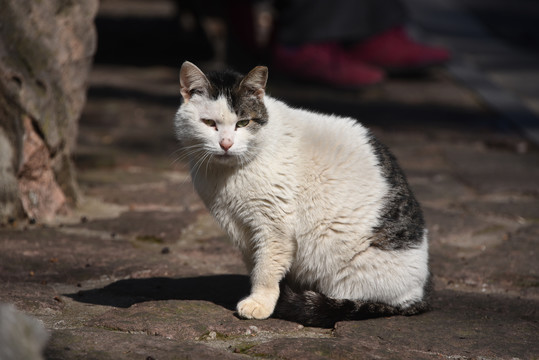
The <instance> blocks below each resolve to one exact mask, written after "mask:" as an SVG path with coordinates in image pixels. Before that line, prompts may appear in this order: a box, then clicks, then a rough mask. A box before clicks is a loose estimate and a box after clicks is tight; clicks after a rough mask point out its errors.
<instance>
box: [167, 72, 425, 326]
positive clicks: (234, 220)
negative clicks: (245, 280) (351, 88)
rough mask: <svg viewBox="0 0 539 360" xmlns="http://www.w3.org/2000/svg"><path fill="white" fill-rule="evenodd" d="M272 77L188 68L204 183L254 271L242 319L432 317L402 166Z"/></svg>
mask: <svg viewBox="0 0 539 360" xmlns="http://www.w3.org/2000/svg"><path fill="white" fill-rule="evenodd" d="M267 75H268V72H267V68H266V67H256V68H254V69H253V70H252V71H251V72H250V73H249V74H248V75H246V76H245V77H242V76H241V75H239V74H237V73H234V72H219V73H209V74H207V75H205V74H204V73H203V72H202V71H201V70H199V69H198V68H197V67H196V66H195V65H193V64H192V63H189V62H185V63H184V64H183V65H182V68H181V71H180V84H181V93H182V96H183V99H184V102H183V104H182V105H181V106H180V108H179V110H178V112H177V114H176V119H175V126H176V133H177V136H178V138H179V140H180V142H181V143H182V145H183V147H184V149H185V151H186V154H187V155H186V156H187V157H188V159H189V162H190V165H191V175H192V179H193V183H194V186H195V188H196V190H197V192H198V193H199V195H200V197H201V198H202V200H203V201H204V203H205V204H206V206H207V207H208V209H209V210H210V212H211V213H212V215H213V216H214V217H215V219H216V220H217V221H218V223H219V224H220V225H221V226H222V227H223V229H224V230H226V232H227V233H228V235H229V236H230V238H231V239H232V240H233V241H234V243H235V244H236V246H238V247H239V249H240V250H241V251H242V253H243V256H244V260H245V263H246V265H247V267H248V270H249V271H250V274H251V284H252V288H251V294H250V295H249V296H248V297H247V298H245V299H243V300H242V301H240V302H239V304H238V307H237V310H238V313H239V315H240V316H241V317H244V318H248V319H251V318H255V319H264V318H267V317H269V316H271V315H272V314H273V315H274V316H276V317H281V318H286V319H291V320H296V321H298V322H301V323H303V324H306V325H317V326H332V325H333V324H334V323H335V321H339V320H343V319H358V318H363V317H367V316H376V315H392V314H405V315H411V314H415V313H418V312H422V311H425V310H426V309H427V308H428V302H427V293H428V291H427V288H428V283H429V277H430V276H429V269H428V249H427V248H428V244H427V235H426V230H425V225H424V221H423V216H422V213H421V209H420V208H419V205H418V203H417V201H416V200H415V198H414V196H413V194H412V192H411V191H410V189H409V187H408V184H407V182H406V180H405V178H404V175H403V173H402V171H401V170H400V168H399V167H398V165H397V164H396V161H395V158H394V157H393V156H392V155H391V154H390V152H389V151H388V150H387V148H386V147H385V146H383V145H382V144H380V143H379V142H378V141H377V140H376V139H375V138H374V137H373V136H372V135H371V134H370V132H369V131H368V130H367V129H365V128H364V127H363V126H362V125H361V124H359V123H358V122H357V121H356V120H354V119H351V118H344V117H338V116H332V115H322V114H318V113H314V112H311V111H306V110H301V109H295V108H291V107H289V106H287V105H286V104H285V103H283V102H281V101H278V100H276V99H274V98H271V97H269V96H267V95H266V94H265V86H266V81H267ZM242 120H246V121H242ZM247 122H248V125H246V126H243V125H245V124H246V123H247ZM285 278H286V281H285V282H286V285H283V286H282V289H280V285H279V284H280V282H281V280H283V279H285ZM285 282H283V284H284V283H285ZM280 294H281V296H280V297H279V295H280ZM276 305H277V308H276Z"/></svg>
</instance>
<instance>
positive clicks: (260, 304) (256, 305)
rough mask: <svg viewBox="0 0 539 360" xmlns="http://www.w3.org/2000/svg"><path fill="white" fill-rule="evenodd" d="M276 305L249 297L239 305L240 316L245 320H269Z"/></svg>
mask: <svg viewBox="0 0 539 360" xmlns="http://www.w3.org/2000/svg"><path fill="white" fill-rule="evenodd" d="M274 308H275V304H274V303H273V302H267V303H266V304H264V301H263V300H261V299H255V297H254V296H249V297H248V298H246V299H243V300H242V301H240V302H239V303H238V314H239V315H240V316H241V317H242V318H245V319H267V318H269V316H270V315H271V313H272V312H273V309H274Z"/></svg>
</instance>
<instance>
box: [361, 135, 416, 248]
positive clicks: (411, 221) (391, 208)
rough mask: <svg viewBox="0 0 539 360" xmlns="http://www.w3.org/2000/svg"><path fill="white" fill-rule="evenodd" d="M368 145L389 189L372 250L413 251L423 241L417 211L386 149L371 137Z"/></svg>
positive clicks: (400, 174) (395, 162) (401, 176)
mask: <svg viewBox="0 0 539 360" xmlns="http://www.w3.org/2000/svg"><path fill="white" fill-rule="evenodd" d="M369 144H370V145H371V146H372V148H373V151H374V153H375V154H376V156H377V158H378V161H379V164H380V167H381V168H382V174H383V176H384V178H385V179H386V180H387V182H388V184H389V187H390V189H389V194H388V195H387V197H386V203H385V206H384V208H383V209H382V212H381V215H380V224H379V225H378V226H377V227H375V228H374V239H373V241H372V246H376V247H378V248H380V249H384V250H405V249H409V248H414V247H417V246H419V245H420V244H421V242H422V241H423V231H424V229H425V220H424V219H423V213H422V211H421V207H420V206H419V203H418V202H417V200H416V198H415V196H414V194H413V193H412V190H411V189H410V186H409V185H408V182H407V181H406V177H405V176H404V173H403V171H402V170H401V168H400V167H399V165H398V164H397V160H396V159H395V157H394V156H393V154H392V153H391V152H390V151H389V149H388V148H387V147H386V146H385V145H383V144H382V143H380V142H379V141H378V140H377V139H376V138H374V136H372V135H371V136H370V139H369Z"/></svg>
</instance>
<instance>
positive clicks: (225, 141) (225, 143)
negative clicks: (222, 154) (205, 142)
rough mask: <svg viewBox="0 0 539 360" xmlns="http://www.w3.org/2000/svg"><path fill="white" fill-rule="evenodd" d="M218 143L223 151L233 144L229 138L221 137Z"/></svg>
mask: <svg viewBox="0 0 539 360" xmlns="http://www.w3.org/2000/svg"><path fill="white" fill-rule="evenodd" d="M219 145H220V146H221V149H223V150H224V151H228V149H230V148H231V147H232V145H234V143H233V142H232V140H230V139H223V140H221V142H220V143H219Z"/></svg>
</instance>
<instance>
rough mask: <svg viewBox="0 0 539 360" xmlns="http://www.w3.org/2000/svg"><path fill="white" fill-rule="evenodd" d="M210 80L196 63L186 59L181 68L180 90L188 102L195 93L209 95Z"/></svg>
mask: <svg viewBox="0 0 539 360" xmlns="http://www.w3.org/2000/svg"><path fill="white" fill-rule="evenodd" d="M209 87H210V82H209V81H208V78H206V75H204V73H203V72H202V70H200V69H199V68H198V67H196V65H195V64H193V63H191V62H189V61H185V62H184V63H183V64H182V67H181V69H180V91H181V94H182V96H183V100H184V101H185V102H188V101H189V100H190V99H191V97H192V96H193V95H195V94H202V95H207V94H208V92H209V90H208V89H209Z"/></svg>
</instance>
